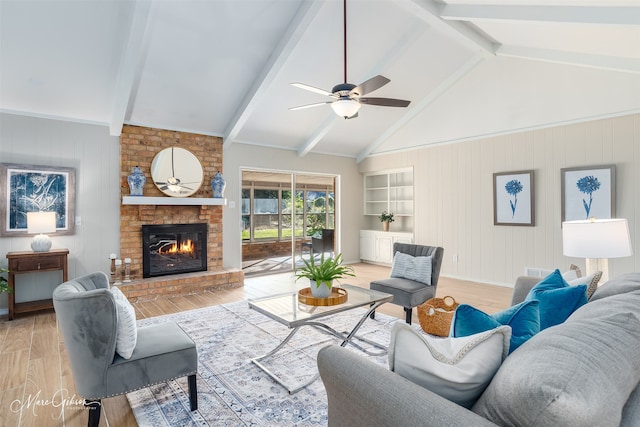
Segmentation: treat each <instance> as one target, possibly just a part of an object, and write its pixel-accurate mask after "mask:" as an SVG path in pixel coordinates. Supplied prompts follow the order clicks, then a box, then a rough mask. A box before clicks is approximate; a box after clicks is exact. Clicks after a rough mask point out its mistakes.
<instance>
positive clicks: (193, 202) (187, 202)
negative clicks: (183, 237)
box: [122, 196, 227, 206]
mask: <svg viewBox="0 0 640 427" xmlns="http://www.w3.org/2000/svg"><path fill="white" fill-rule="evenodd" d="M122 204H123V205H174V206H205V205H208V206H215V205H218V206H226V204H227V199H218V198H216V199H214V198H206V197H146V196H124V197H122Z"/></svg>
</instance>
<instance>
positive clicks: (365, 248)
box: [360, 233, 376, 261]
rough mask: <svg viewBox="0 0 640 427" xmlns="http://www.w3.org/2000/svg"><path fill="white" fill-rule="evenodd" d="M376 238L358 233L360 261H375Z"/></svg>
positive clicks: (368, 234)
mask: <svg viewBox="0 0 640 427" xmlns="http://www.w3.org/2000/svg"><path fill="white" fill-rule="evenodd" d="M375 246H376V238H375V235H373V234H371V233H360V259H362V260H367V261H375V259H376V249H375Z"/></svg>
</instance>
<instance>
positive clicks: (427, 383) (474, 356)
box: [389, 322, 511, 408]
mask: <svg viewBox="0 0 640 427" xmlns="http://www.w3.org/2000/svg"><path fill="white" fill-rule="evenodd" d="M510 337H511V328H510V327H508V326H500V327H498V328H496V329H492V330H490V331H487V332H482V333H479V334H475V335H471V336H468V337H464V338H450V337H446V338H441V337H435V336H432V335H428V334H422V333H420V332H418V331H416V330H415V329H413V328H412V327H411V326H409V325H407V324H405V323H400V322H398V323H396V324H395V325H394V326H393V329H392V331H391V344H390V345H389V368H390V369H391V370H392V371H394V372H395V373H397V374H398V375H400V376H402V377H404V378H406V379H408V380H409V381H411V382H414V383H416V384H418V385H420V386H422V387H424V388H427V389H429V390H431V391H432V392H434V393H436V394H439V395H440V396H443V397H445V398H447V399H449V400H451V401H453V402H455V403H457V404H459V405H461V406H464V407H467V408H469V407H471V406H472V405H473V403H474V402H475V401H476V399H477V398H478V396H480V394H481V393H482V392H483V391H484V389H485V388H486V387H487V384H489V382H490V381H491V378H492V377H493V375H494V374H495V372H496V371H497V370H498V368H499V367H500V364H501V363H502V361H503V360H504V358H505V357H506V356H507V352H508V350H509V339H510Z"/></svg>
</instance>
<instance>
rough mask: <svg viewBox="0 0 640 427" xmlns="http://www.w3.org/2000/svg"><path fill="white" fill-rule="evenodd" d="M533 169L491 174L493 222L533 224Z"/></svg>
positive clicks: (498, 223) (495, 223)
mask: <svg viewBox="0 0 640 427" xmlns="http://www.w3.org/2000/svg"><path fill="white" fill-rule="evenodd" d="M533 189H534V183H533V171H532V170H529V171H519V172H500V173H494V174H493V224H494V225H529V226H533V225H535V207H534V203H533Z"/></svg>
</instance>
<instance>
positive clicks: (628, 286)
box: [589, 273, 640, 301]
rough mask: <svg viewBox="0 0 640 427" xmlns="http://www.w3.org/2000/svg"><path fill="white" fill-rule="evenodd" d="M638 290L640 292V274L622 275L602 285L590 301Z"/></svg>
mask: <svg viewBox="0 0 640 427" xmlns="http://www.w3.org/2000/svg"><path fill="white" fill-rule="evenodd" d="M637 290H640V273H627V274H622V275H620V276H617V277H615V278H613V279H611V280H609V281H607V282H605V283H603V284H602V285H600V286H599V287H598V289H597V290H596V291H595V292H594V293H593V296H592V297H591V298H590V299H589V301H596V300H599V299H602V298H607V297H610V296H611V295H617V294H623V293H626V292H631V291H637Z"/></svg>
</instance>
